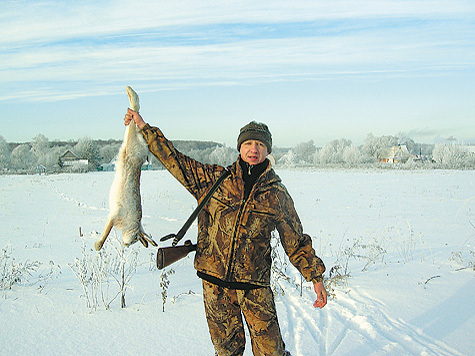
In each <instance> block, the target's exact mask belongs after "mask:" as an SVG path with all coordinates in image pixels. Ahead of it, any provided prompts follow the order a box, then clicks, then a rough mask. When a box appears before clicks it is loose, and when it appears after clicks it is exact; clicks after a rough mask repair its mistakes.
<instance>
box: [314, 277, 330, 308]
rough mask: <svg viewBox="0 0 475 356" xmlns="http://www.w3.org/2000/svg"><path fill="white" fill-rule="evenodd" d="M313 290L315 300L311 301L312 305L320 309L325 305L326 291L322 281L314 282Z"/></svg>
mask: <svg viewBox="0 0 475 356" xmlns="http://www.w3.org/2000/svg"><path fill="white" fill-rule="evenodd" d="M313 290H314V291H315V293H316V294H317V300H316V301H315V303H313V306H314V307H315V308H320V309H322V308H323V307H324V306H325V305H327V291H326V290H325V286H324V285H323V282H317V283H314V284H313Z"/></svg>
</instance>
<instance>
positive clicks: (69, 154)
mask: <svg viewBox="0 0 475 356" xmlns="http://www.w3.org/2000/svg"><path fill="white" fill-rule="evenodd" d="M59 162H60V164H61V166H62V167H71V166H75V165H85V166H87V165H88V163H89V162H88V160H87V159H81V158H79V156H78V155H77V154H75V153H74V152H73V151H71V150H70V149H68V150H66V152H64V153H63V154H62V155H61V156H60V157H59Z"/></svg>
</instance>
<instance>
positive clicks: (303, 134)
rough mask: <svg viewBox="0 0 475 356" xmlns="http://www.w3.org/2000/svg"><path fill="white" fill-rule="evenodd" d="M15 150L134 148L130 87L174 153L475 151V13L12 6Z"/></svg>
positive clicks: (7, 45) (1, 37)
mask: <svg viewBox="0 0 475 356" xmlns="http://www.w3.org/2000/svg"><path fill="white" fill-rule="evenodd" d="M1 6H2V11H1V13H0V24H1V25H0V106H1V108H2V109H1V111H0V112H1V113H2V116H3V125H2V127H1V129H0V135H1V136H3V137H4V138H5V139H6V140H7V141H8V142H24V141H30V140H31V139H32V138H33V137H34V136H36V135H37V134H43V135H45V136H46V137H48V138H49V139H50V140H55V139H61V140H75V139H78V138H80V137H84V136H87V137H91V138H94V139H98V138H102V139H108V138H115V139H120V138H122V134H123V131H124V127H123V125H122V119H123V116H124V114H125V111H126V108H127V106H128V100H127V95H126V93H125V87H126V86H127V85H130V86H132V87H133V88H134V89H135V90H136V91H137V92H138V94H139V96H140V101H141V113H142V115H143V117H144V118H145V120H146V121H147V122H149V123H150V124H152V125H156V126H159V127H160V128H161V129H162V130H163V131H164V133H165V134H166V136H167V137H169V138H170V139H197V140H213V141H217V142H222V143H225V144H227V145H229V146H234V145H235V142H236V136H237V133H238V132H239V128H240V127H241V126H243V125H245V124H246V123H248V122H249V121H251V120H256V121H263V122H266V123H267V124H268V125H269V127H270V129H271V131H272V133H273V137H274V144H275V145H277V146H287V147H289V146H294V145H296V144H298V143H300V142H305V141H309V140H314V142H315V144H316V145H320V146H321V145H324V144H325V143H327V142H329V141H330V140H333V139H339V138H346V139H350V140H352V141H353V143H354V144H361V143H363V142H364V139H365V137H366V135H367V134H368V133H370V132H371V133H372V134H373V135H375V136H381V135H396V134H398V133H404V134H405V135H408V136H410V137H412V138H413V139H414V140H415V141H416V142H426V143H433V142H435V141H437V140H440V139H445V138H448V137H454V138H456V139H457V140H458V142H475V2H474V1H473V0H467V1H463V0H454V1H437V0H430V1H418V0H411V1H409V0H402V1H401V0H398V1H396V0H394V1H360V0H354V1H347V0H333V1H294V2H291V1H272V2H269V1H219V2H218V1H199V2H196V1H140V2H137V1H133V2H132V1H130V2H128V1H116V0H114V1H112V0H110V1H101V0H98V1H71V2H70V1H2V3H1Z"/></svg>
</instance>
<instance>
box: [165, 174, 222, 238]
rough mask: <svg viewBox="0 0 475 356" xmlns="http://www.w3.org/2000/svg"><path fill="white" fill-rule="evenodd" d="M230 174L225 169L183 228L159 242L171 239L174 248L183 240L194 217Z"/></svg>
mask: <svg viewBox="0 0 475 356" xmlns="http://www.w3.org/2000/svg"><path fill="white" fill-rule="evenodd" d="M230 174H231V172H230V171H229V169H227V168H226V169H225V170H224V172H223V174H221V176H220V177H219V178H218V180H217V181H216V182H214V184H213V185H212V186H211V188H210V189H209V190H208V192H207V193H206V195H205V196H204V198H203V199H201V202H200V203H199V204H198V206H197V207H196V208H195V210H194V211H193V213H192V214H191V215H190V217H189V218H188V220H186V222H185V224H184V225H183V227H182V228H181V229H180V231H178V233H177V234H169V235H167V236H164V237H162V238H161V239H160V241H166V240H169V239H171V238H173V242H172V246H173V247H175V246H176V245H177V244H178V242H179V241H180V240H181V239H182V238H183V236H185V234H186V232H187V231H188V229H189V228H190V226H191V224H193V221H195V219H196V217H197V216H198V214H199V213H200V212H201V210H203V208H204V206H205V205H206V204H207V203H208V202H209V200H210V199H211V196H212V195H213V194H214V192H215V191H216V189H218V187H219V186H220V184H221V183H222V182H223V181H224V180H225V179H226V177H227V176H229V175H230Z"/></svg>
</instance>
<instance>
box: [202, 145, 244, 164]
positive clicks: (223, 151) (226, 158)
mask: <svg viewBox="0 0 475 356" xmlns="http://www.w3.org/2000/svg"><path fill="white" fill-rule="evenodd" d="M236 157H237V153H236V150H235V149H232V148H229V147H226V146H216V147H215V148H214V150H213V151H212V152H211V153H210V155H209V160H210V161H211V162H213V163H216V164H219V165H221V166H227V165H230V164H231V163H232V162H234V161H235V160H236Z"/></svg>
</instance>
